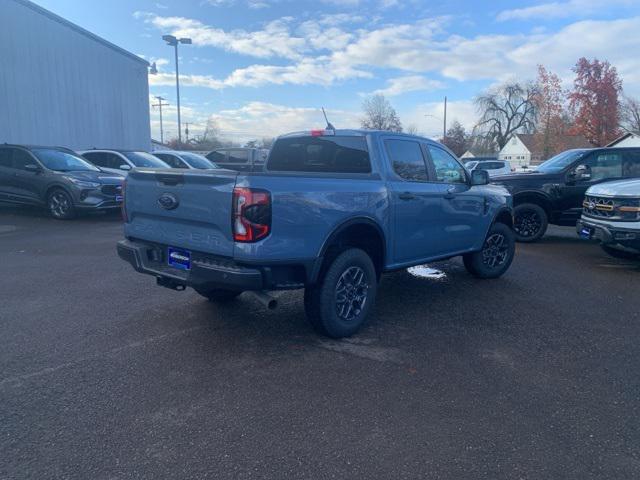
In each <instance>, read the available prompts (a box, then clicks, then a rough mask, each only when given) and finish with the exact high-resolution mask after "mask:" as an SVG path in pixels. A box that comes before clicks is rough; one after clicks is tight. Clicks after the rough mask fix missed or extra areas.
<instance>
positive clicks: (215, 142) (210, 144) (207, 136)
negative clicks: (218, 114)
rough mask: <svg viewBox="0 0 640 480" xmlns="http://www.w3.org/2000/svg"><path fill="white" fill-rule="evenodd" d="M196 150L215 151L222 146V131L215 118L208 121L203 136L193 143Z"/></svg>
mask: <svg viewBox="0 0 640 480" xmlns="http://www.w3.org/2000/svg"><path fill="white" fill-rule="evenodd" d="M191 144H192V145H193V147H194V149H196V150H213V149H214V148H219V147H221V146H222V144H223V142H222V141H221V140H220V129H219V128H218V124H217V123H216V122H215V120H214V119H213V118H210V119H209V120H207V126H206V127H205V129H204V131H203V132H202V134H201V135H198V136H197V137H196V138H194V139H193V141H192V142H191Z"/></svg>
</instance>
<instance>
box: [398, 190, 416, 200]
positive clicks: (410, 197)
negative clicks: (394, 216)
mask: <svg viewBox="0 0 640 480" xmlns="http://www.w3.org/2000/svg"><path fill="white" fill-rule="evenodd" d="M398 198H400V200H413V199H414V198H416V196H415V195H414V194H413V193H409V192H404V193H401V194H400V195H398Z"/></svg>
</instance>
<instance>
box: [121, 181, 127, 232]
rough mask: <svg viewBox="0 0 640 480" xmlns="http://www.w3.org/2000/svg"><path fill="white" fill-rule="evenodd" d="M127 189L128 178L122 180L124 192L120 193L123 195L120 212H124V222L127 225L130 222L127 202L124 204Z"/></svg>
mask: <svg viewBox="0 0 640 480" xmlns="http://www.w3.org/2000/svg"><path fill="white" fill-rule="evenodd" d="M126 187H127V177H125V178H124V179H123V180H122V191H121V192H120V193H122V203H121V204H120V211H121V212H122V221H123V222H125V223H127V222H128V221H129V219H128V218H127V207H126V206H125V202H124V191H125V190H126Z"/></svg>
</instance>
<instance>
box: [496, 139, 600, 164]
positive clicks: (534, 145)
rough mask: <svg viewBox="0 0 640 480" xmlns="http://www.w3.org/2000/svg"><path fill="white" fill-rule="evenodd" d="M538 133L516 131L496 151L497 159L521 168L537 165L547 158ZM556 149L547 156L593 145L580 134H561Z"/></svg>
mask: <svg viewBox="0 0 640 480" xmlns="http://www.w3.org/2000/svg"><path fill="white" fill-rule="evenodd" d="M539 135H540V134H535V133H516V134H514V135H513V136H512V137H511V138H510V139H509V140H508V141H507V143H506V144H505V146H504V147H502V150H500V152H499V153H498V159H499V160H508V161H509V162H510V163H511V166H512V167H515V168H521V167H528V166H532V165H539V164H540V163H542V162H543V161H544V160H547V158H544V156H543V153H542V151H541V150H540V146H541V145H542V141H540V137H539ZM556 141H557V144H558V145H557V146H556V149H555V150H556V151H554V152H552V153H551V155H549V157H551V156H553V155H556V154H558V153H560V152H564V151H565V150H571V149H574V148H591V147H592V146H593V145H591V144H589V141H588V140H587V139H586V138H585V137H583V136H582V135H563V136H561V137H559V138H557V139H556Z"/></svg>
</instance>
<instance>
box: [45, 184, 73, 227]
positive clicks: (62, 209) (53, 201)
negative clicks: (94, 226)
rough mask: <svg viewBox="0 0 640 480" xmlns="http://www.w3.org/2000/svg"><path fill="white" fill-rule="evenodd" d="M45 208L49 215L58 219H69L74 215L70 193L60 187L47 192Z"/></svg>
mask: <svg viewBox="0 0 640 480" xmlns="http://www.w3.org/2000/svg"><path fill="white" fill-rule="evenodd" d="M47 208H48V210H49V213H50V214H51V216H52V217H53V218H57V219H58V220H69V219H71V218H74V217H75V216H76V210H75V207H74V206H73V199H72V198H71V195H69V194H68V193H67V192H65V191H64V190H62V189H61V188H56V189H55V190H52V191H51V192H50V193H49V196H48V197H47Z"/></svg>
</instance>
